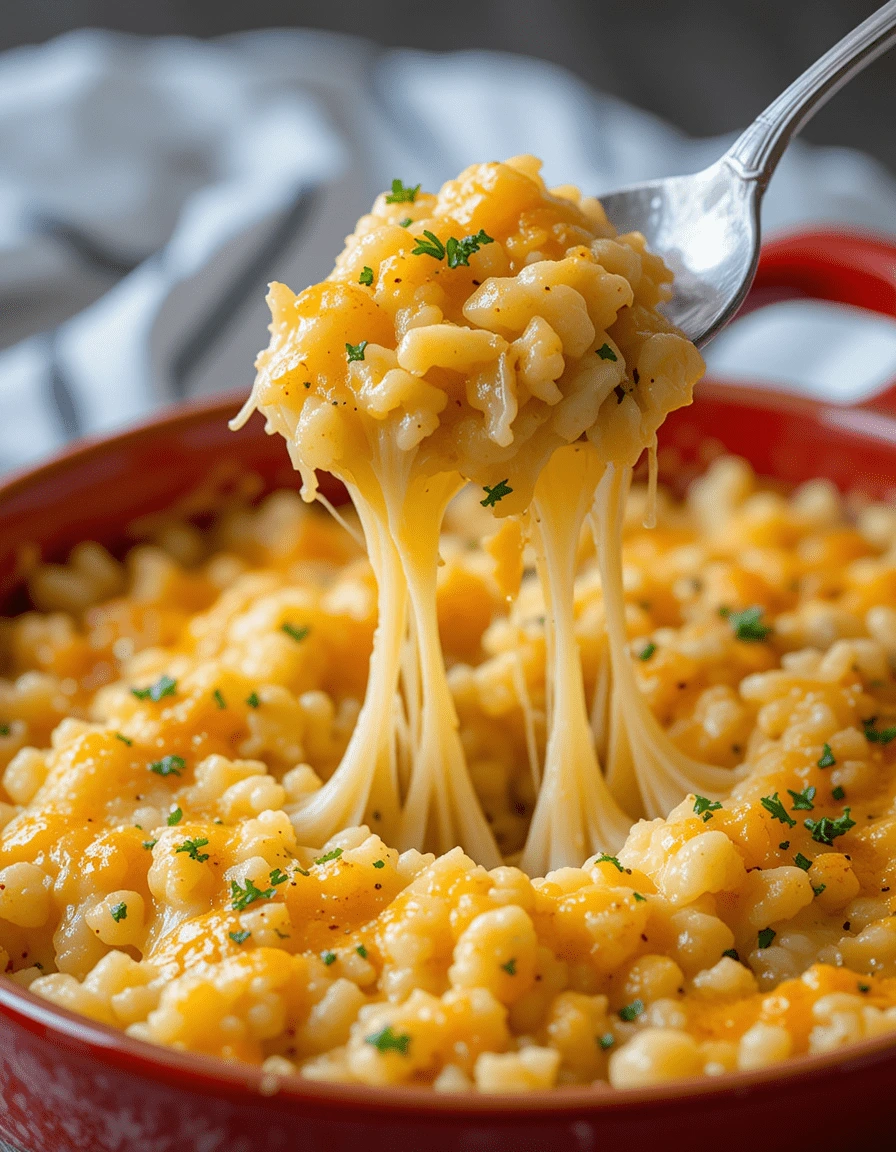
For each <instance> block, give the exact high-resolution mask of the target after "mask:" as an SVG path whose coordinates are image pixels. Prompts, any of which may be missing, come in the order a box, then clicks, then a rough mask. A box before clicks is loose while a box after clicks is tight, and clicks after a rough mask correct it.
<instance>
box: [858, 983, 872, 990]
mask: <svg viewBox="0 0 896 1152" xmlns="http://www.w3.org/2000/svg"><path fill="white" fill-rule="evenodd" d="M857 987H858V989H859V991H860V992H870V991H871V985H870V984H859V985H857Z"/></svg>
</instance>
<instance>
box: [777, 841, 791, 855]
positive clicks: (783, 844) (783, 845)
mask: <svg viewBox="0 0 896 1152" xmlns="http://www.w3.org/2000/svg"><path fill="white" fill-rule="evenodd" d="M778 847H779V848H780V849H781V851H782V852H786V851H787V849H788V848H789V847H790V841H789V840H782V841H781V843H780V844H779V845H778Z"/></svg>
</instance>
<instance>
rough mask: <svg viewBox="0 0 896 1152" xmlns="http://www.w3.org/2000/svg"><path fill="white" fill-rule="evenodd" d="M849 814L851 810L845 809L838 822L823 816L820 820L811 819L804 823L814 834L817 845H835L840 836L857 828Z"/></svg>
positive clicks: (813, 837)
mask: <svg viewBox="0 0 896 1152" xmlns="http://www.w3.org/2000/svg"><path fill="white" fill-rule="evenodd" d="M849 812H850V810H849V808H844V809H843V815H842V816H838V818H837V819H836V820H832V819H831V818H830V817H829V816H822V818H821V819H820V820H813V819H812V818H811V817H810V818H808V819H806V820H804V821H803V823H804V824H805V826H806V827H807V828H808V829H809V831H810V832H811V833H812V839H813V840H815V841H817V843H819V844H833V843H834V841H835V840H836V839H837V837H838V836H843V835H844V834H845V833H846V832H848V831H849V830H850V828H854V827H855V823H856V822H855V820H851V819H850V816H849Z"/></svg>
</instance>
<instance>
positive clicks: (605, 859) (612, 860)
mask: <svg viewBox="0 0 896 1152" xmlns="http://www.w3.org/2000/svg"><path fill="white" fill-rule="evenodd" d="M594 863H595V864H612V865H613V867H614V868H615V869H617V871H619V872H624V871H625V869H624V868H623V867H622V865H621V864H620V863H619V861H618V860H617V859H616V857H615V856H608V855H607V853H606V852H601V854H600V856H598V857H597V859H596V860H595V861H594Z"/></svg>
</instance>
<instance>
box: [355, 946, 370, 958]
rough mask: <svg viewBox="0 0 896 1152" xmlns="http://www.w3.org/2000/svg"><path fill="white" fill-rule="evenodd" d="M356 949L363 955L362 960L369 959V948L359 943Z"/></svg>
mask: <svg viewBox="0 0 896 1152" xmlns="http://www.w3.org/2000/svg"><path fill="white" fill-rule="evenodd" d="M355 951H356V952H357V953H358V955H359V956H360V957H361V959H362V960H366V959H367V949H366V948H365V947H364V945H363V944H359V945H358V947H357V948H356V949H355Z"/></svg>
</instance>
